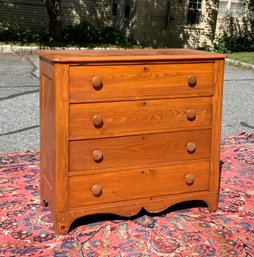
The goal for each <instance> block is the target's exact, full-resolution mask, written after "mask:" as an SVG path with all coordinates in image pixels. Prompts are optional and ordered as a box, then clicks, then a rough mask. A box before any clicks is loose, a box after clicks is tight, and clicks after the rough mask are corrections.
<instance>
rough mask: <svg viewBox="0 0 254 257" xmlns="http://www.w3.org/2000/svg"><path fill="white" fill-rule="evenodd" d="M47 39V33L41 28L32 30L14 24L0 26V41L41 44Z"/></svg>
mask: <svg viewBox="0 0 254 257" xmlns="http://www.w3.org/2000/svg"><path fill="white" fill-rule="evenodd" d="M47 39H48V33H47V32H46V31H42V30H34V29H28V28H22V27H19V26H18V25H16V24H12V25H1V26H0V41H1V42H5V43H9V42H12V43H16V44H23V45H27V44H42V43H43V42H46V41H47Z"/></svg>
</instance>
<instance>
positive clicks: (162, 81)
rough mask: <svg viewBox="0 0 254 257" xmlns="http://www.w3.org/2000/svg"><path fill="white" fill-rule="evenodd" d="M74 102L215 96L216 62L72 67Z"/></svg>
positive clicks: (71, 87)
mask: <svg viewBox="0 0 254 257" xmlns="http://www.w3.org/2000/svg"><path fill="white" fill-rule="evenodd" d="M69 91H70V101H71V102H97V101H116V100H123V99H146V98H151V97H153V98H163V97H164V98H166V97H171V98H173V97H176V96H184V97H185V96H190V95H192V96H198V95H212V92H213V63H193V64H164V65H163V64H160V65H159V64H158V65H125V66H123V65H122V66H121V65H115V66H70V90H69Z"/></svg>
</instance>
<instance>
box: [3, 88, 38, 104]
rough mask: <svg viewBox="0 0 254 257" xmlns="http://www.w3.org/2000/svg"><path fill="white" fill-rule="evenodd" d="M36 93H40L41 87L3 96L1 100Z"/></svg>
mask: <svg viewBox="0 0 254 257" xmlns="http://www.w3.org/2000/svg"><path fill="white" fill-rule="evenodd" d="M35 93H39V89H36V90H29V91H26V92H22V93H18V94H14V95H9V96H6V97H2V98H0V101H3V100H8V99H12V98H15V97H18V96H22V95H29V94H35Z"/></svg>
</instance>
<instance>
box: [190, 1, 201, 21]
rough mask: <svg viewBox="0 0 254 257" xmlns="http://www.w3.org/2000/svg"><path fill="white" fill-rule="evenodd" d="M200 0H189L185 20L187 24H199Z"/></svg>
mask: <svg viewBox="0 0 254 257" xmlns="http://www.w3.org/2000/svg"><path fill="white" fill-rule="evenodd" d="M201 4H202V0H189V10H188V18H187V22H188V23H189V24H199V23H200V21H201Z"/></svg>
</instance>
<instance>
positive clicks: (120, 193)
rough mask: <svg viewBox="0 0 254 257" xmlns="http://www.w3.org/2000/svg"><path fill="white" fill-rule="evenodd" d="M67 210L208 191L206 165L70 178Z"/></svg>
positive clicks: (176, 166) (193, 164) (202, 163)
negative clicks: (68, 207) (69, 208)
mask: <svg viewBox="0 0 254 257" xmlns="http://www.w3.org/2000/svg"><path fill="white" fill-rule="evenodd" d="M69 182H70V184H69V192H70V193H69V204H70V207H72V208H74V207H78V206H82V205H86V206H88V205H98V204H104V203H105V204H106V203H114V202H123V201H129V200H135V199H145V198H148V199H149V198H150V199H151V200H153V199H154V198H156V197H158V196H167V195H171V194H181V193H188V192H194V191H205V190H208V189H209V186H208V185H209V162H208V161H207V162H198V163H196V162H195V163H188V164H182V165H171V166H159V167H151V168H145V169H132V170H122V171H119V172H107V173H103V174H95V175H84V176H72V177H70V181H69Z"/></svg>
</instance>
